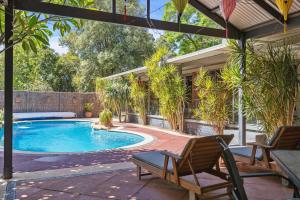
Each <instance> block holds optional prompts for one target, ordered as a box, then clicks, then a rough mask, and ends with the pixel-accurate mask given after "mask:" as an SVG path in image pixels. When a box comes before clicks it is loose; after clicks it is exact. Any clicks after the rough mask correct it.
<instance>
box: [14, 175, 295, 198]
mask: <svg viewBox="0 0 300 200" xmlns="http://www.w3.org/2000/svg"><path fill="white" fill-rule="evenodd" d="M200 177H201V178H200V180H202V182H201V184H207V183H210V182H211V181H215V178H212V177H211V176H210V175H205V174H204V175H203V176H202V175H201V176H200ZM16 188H17V189H16V199H19V200H44V199H45V200H52V199H57V200H68V199H76V200H96V199H98V200H108V199H120V200H123V199H124V200H125V199H131V200H187V199H188V192H187V191H186V190H184V189H181V188H179V187H177V186H176V185H174V184H171V183H167V182H165V181H163V180H161V179H159V178H156V177H152V176H147V177H143V178H142V180H141V181H139V180H138V179H137V177H136V174H135V170H134V169H132V170H121V171H120V170H119V171H113V172H106V173H100V174H93V175H83V176H75V177H70V178H56V179H50V180H49V179H47V180H38V181H27V182H17V187H16ZM245 188H246V191H247V194H248V196H249V199H253V200H286V199H288V198H289V197H291V196H292V190H291V189H288V188H285V187H283V186H282V185H281V183H280V180H279V179H278V178H248V179H245ZM220 192H224V191H220ZM223 199H228V198H223Z"/></svg>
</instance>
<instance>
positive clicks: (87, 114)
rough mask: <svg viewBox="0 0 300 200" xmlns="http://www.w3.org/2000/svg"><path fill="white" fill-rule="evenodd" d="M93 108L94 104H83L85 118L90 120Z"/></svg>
mask: <svg viewBox="0 0 300 200" xmlns="http://www.w3.org/2000/svg"><path fill="white" fill-rule="evenodd" d="M93 108H94V104H93V103H85V104H84V111H85V113H84V115H85V117H86V118H91V117H92V116H93V113H92V111H93Z"/></svg>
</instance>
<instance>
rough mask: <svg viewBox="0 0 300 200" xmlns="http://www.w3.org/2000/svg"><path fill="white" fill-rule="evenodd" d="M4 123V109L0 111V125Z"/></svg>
mask: <svg viewBox="0 0 300 200" xmlns="http://www.w3.org/2000/svg"><path fill="white" fill-rule="evenodd" d="M3 123H4V111H3V109H0V125H2V124H3Z"/></svg>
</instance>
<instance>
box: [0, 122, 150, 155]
mask: <svg viewBox="0 0 300 200" xmlns="http://www.w3.org/2000/svg"><path fill="white" fill-rule="evenodd" d="M0 136H1V145H2V146H3V128H2V129H1V132H0ZM144 139H145V138H144V137H142V136H140V135H136V134H131V133H126V132H119V131H106V130H94V129H93V128H92V125H91V122H85V121H67V120H66V121H32V122H30V121H29V122H16V123H14V127H13V148H14V149H15V150H20V151H31V152H88V151H99V150H108V149H114V148H120V147H125V146H129V145H134V144H137V143H139V142H142V141H144Z"/></svg>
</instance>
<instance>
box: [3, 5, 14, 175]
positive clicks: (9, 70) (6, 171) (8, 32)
mask: <svg viewBox="0 0 300 200" xmlns="http://www.w3.org/2000/svg"><path fill="white" fill-rule="evenodd" d="M13 5H14V2H13V0H8V1H7V5H6V6H5V49H6V50H5V70H4V71H5V78H4V83H5V84H4V95H5V96H4V167H3V178H4V179H10V178H12V172H13V170H12V123H13V120H12V119H13V47H12V45H13V42H12V40H10V39H11V37H12V35H13V31H12V30H13Z"/></svg>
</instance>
